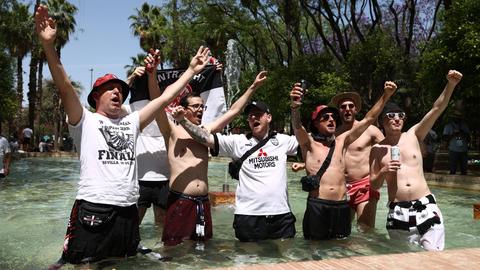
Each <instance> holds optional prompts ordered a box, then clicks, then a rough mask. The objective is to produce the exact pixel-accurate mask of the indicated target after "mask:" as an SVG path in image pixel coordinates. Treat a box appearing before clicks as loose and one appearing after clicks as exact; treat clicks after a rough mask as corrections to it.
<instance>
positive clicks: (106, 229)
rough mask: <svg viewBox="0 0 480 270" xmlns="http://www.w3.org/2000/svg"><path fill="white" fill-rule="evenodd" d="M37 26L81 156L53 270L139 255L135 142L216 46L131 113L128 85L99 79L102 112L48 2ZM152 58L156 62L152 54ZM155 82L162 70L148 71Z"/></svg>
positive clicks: (39, 11)
mask: <svg viewBox="0 0 480 270" xmlns="http://www.w3.org/2000/svg"><path fill="white" fill-rule="evenodd" d="M35 24H36V29H37V33H38V37H39V40H40V42H41V43H42V46H43V49H44V52H45V55H46V58H47V62H48V65H49V68H50V72H51V74H52V77H53V80H54V82H55V85H56V86H57V88H58V92H59V95H60V98H61V100H62V103H63V105H64V108H65V111H66V113H67V115H68V124H69V130H70V133H71V135H72V137H73V138H74V141H75V145H76V147H77V150H78V151H79V153H80V181H79V187H78V192H77V196H76V200H75V203H74V205H73V207H72V212H71V215H70V220H69V225H68V228H67V234H66V236H65V243H64V249H63V254H62V258H61V259H60V260H59V261H58V262H57V264H55V265H52V268H55V267H59V266H61V265H62V264H64V263H66V262H69V263H74V264H78V263H88V262H93V261H98V260H101V259H104V258H108V257H126V256H132V255H135V254H136V251H137V246H138V243H139V240H140V236H139V222H138V220H139V219H138V211H137V207H136V205H135V204H136V202H137V199H138V182H137V181H136V158H135V140H136V137H137V136H138V133H139V132H140V130H142V129H143V128H144V127H145V126H146V125H147V124H148V123H150V122H151V121H152V120H153V119H154V117H155V114H156V113H157V112H158V111H160V110H162V109H163V108H164V107H165V106H166V105H168V103H169V102H170V101H171V100H173V98H174V97H175V96H176V95H177V94H178V93H179V92H180V91H181V90H183V88H182V87H181V85H182V83H183V82H188V81H189V80H190V79H191V78H192V77H193V76H194V75H195V74H197V73H199V72H200V71H201V70H202V69H203V68H204V67H205V65H206V64H207V60H208V54H209V50H208V49H207V48H202V47H200V49H199V50H198V52H197V55H196V56H195V57H194V58H193V59H192V61H191V62H190V66H189V68H188V69H187V71H185V73H184V74H183V75H182V77H181V78H180V79H179V80H178V81H177V82H176V83H174V84H173V85H171V87H170V89H171V90H168V91H165V92H164V94H163V95H162V96H161V97H159V98H157V99H155V100H152V101H151V102H150V103H149V104H148V105H146V106H145V107H144V108H143V109H141V110H140V111H138V112H134V113H132V114H129V115H127V116H124V113H123V112H122V110H121V105H122V103H123V102H124V101H125V98H126V97H127V96H128V92H129V90H128V89H129V88H128V85H127V84H126V83H125V82H123V81H122V80H120V79H118V78H117V77H116V76H115V75H112V74H106V75H105V76H103V77H100V78H98V79H97V80H96V81H95V84H94V85H93V88H92V91H91V92H90V94H89V95H88V102H89V104H90V106H91V107H92V108H94V109H95V113H92V112H90V111H88V110H87V109H86V108H83V106H82V105H81V104H80V100H79V98H78V96H77V95H76V93H75V91H74V89H73V86H72V83H71V82H70V80H69V78H68V76H67V74H66V72H65V70H64V69H63V66H62V63H61V62H60V59H59V57H58V55H57V53H56V51H55V38H56V35H57V26H56V25H55V22H54V20H53V19H52V18H51V17H50V16H49V14H48V9H47V7H45V6H43V5H40V6H39V7H38V9H37V10H36V13H35ZM146 62H147V63H148V64H150V65H153V66H155V68H154V71H153V72H156V71H155V70H156V65H158V62H156V61H155V60H154V58H153V56H152V55H149V56H147V59H146ZM149 77H151V78H153V79H151V80H154V81H155V82H156V80H155V78H156V75H155V74H152V76H149Z"/></svg>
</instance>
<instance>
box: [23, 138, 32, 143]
mask: <svg viewBox="0 0 480 270" xmlns="http://www.w3.org/2000/svg"><path fill="white" fill-rule="evenodd" d="M30 140H31V139H30V138H27V137H23V144H30Z"/></svg>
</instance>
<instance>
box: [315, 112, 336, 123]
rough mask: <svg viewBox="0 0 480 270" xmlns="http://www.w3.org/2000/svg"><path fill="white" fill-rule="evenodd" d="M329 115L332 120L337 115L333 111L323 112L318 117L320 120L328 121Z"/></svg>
mask: <svg viewBox="0 0 480 270" xmlns="http://www.w3.org/2000/svg"><path fill="white" fill-rule="evenodd" d="M330 117H332V119H333V121H337V118H338V115H336V114H334V113H323V114H321V115H320V116H319V117H318V119H320V121H328V120H330Z"/></svg>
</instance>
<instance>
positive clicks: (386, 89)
mask: <svg viewBox="0 0 480 270" xmlns="http://www.w3.org/2000/svg"><path fill="white" fill-rule="evenodd" d="M396 90H397V85H396V84H395V83H394V82H391V81H386V82H385V84H384V86H383V95H382V96H381V97H380V98H379V99H378V101H377V102H376V103H375V105H373V107H372V108H371V109H370V110H369V111H368V112H367V114H366V115H365V117H364V118H363V119H362V120H361V121H359V122H358V123H357V124H356V125H354V126H353V128H352V129H350V130H349V131H347V132H346V137H345V147H347V146H348V145H350V144H351V143H353V142H354V141H355V140H356V139H358V137H360V136H361V135H362V133H363V132H364V131H365V130H366V129H367V128H368V127H369V126H370V125H371V124H373V123H374V122H375V120H376V119H377V118H378V116H379V115H380V113H381V112H382V110H383V107H384V106H385V103H387V101H388V100H389V99H390V97H391V96H392V95H393V94H394V93H395V91H396Z"/></svg>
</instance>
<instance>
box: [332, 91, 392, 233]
mask: <svg viewBox="0 0 480 270" xmlns="http://www.w3.org/2000/svg"><path fill="white" fill-rule="evenodd" d="M330 103H331V104H333V105H334V106H335V107H337V108H338V110H339V112H340V119H341V120H342V121H341V123H342V124H341V125H340V126H339V127H337V130H336V132H335V135H336V136H340V135H341V134H343V133H345V132H347V131H349V130H351V129H352V128H353V127H354V126H355V125H358V123H359V121H358V120H356V119H355V118H356V115H357V113H358V112H360V111H361V109H362V98H361V97H360V95H359V94H358V93H356V92H344V93H339V94H337V95H335V96H334V97H333V98H332V99H331V101H330ZM383 138H384V136H383V134H382V132H381V131H380V130H379V129H378V128H377V127H376V126H374V125H370V126H368V128H367V129H366V130H365V131H364V132H363V133H362V135H360V137H359V138H358V139H356V140H355V141H354V142H352V143H351V144H350V145H349V146H348V147H347V151H346V152H345V181H346V183H347V194H348V196H349V197H350V198H349V201H348V204H349V205H350V209H351V214H352V215H351V217H352V220H353V218H355V213H356V214H357V225H359V229H363V230H366V229H369V228H373V227H375V215H376V211H377V202H378V200H379V198H380V193H379V192H378V191H377V190H374V189H371V188H370V165H369V164H368V157H369V155H370V149H371V148H372V146H373V145H374V144H376V143H378V142H379V141H381V140H383Z"/></svg>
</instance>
